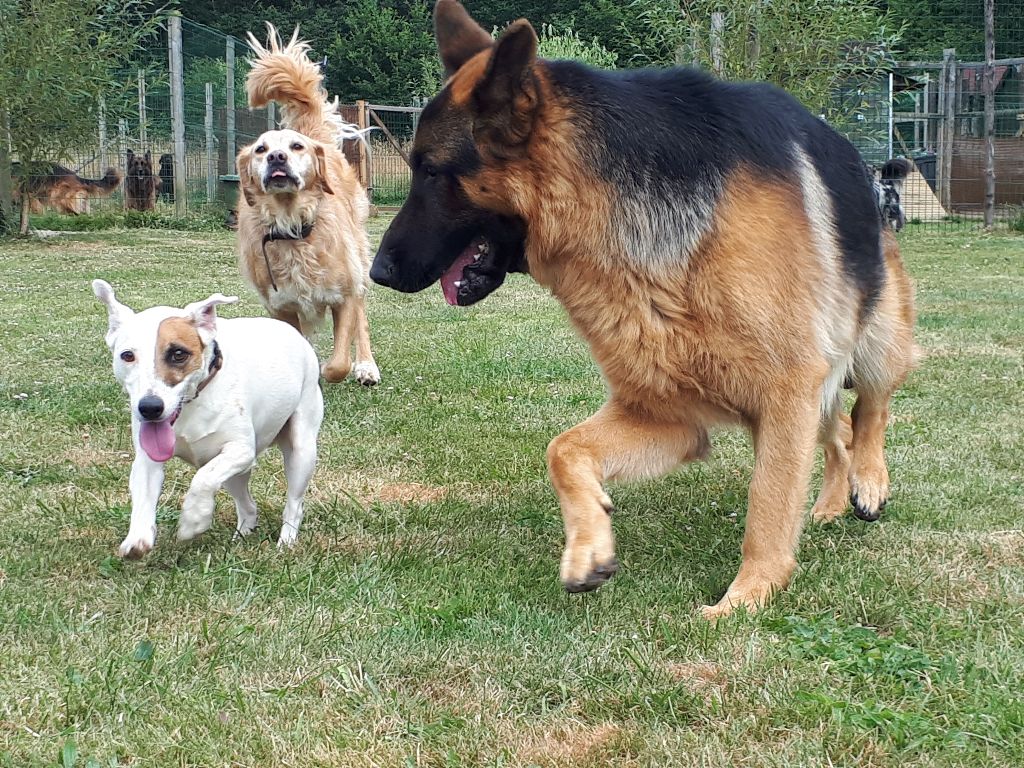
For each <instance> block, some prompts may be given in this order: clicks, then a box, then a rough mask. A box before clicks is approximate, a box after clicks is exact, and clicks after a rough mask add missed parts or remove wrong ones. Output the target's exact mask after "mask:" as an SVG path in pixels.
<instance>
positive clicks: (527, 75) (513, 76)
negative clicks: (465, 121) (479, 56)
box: [472, 19, 540, 158]
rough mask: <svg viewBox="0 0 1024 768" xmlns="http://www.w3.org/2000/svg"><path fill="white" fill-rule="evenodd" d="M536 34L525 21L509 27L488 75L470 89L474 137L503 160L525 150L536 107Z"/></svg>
mask: <svg viewBox="0 0 1024 768" xmlns="http://www.w3.org/2000/svg"><path fill="white" fill-rule="evenodd" d="M536 60H537V33H536V32H534V31H533V27H531V26H530V22H528V21H526V20H525V19H520V20H519V21H517V22H515V23H513V24H510V25H509V27H508V28H507V29H506V30H505V31H504V32H502V33H501V37H499V38H498V41H497V43H495V45H494V53H492V54H491V60H490V62H488V64H487V71H486V72H485V73H484V76H483V77H482V78H481V79H480V82H479V83H477V85H476V87H475V88H474V89H473V97H472V101H473V111H474V112H475V115H474V116H475V118H476V119H475V120H474V124H473V136H474V138H475V139H476V141H477V144H478V145H481V146H486V147H488V148H490V149H492V150H500V151H499V152H498V153H497V154H499V155H500V156H501V157H503V158H511V157H512V156H514V155H516V154H518V152H517V150H523V149H525V145H526V142H527V140H528V139H529V138H530V133H531V132H532V130H533V122H534V116H535V115H536V112H537V106H538V103H539V96H540V95H539V91H538V88H537V81H536V78H535V77H534V74H533V65H534V62H535V61H536Z"/></svg>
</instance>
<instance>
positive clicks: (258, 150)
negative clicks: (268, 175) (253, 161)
mask: <svg viewBox="0 0 1024 768" xmlns="http://www.w3.org/2000/svg"><path fill="white" fill-rule="evenodd" d="M253 151H254V152H255V153H256V154H257V155H262V154H263V153H264V152H266V151H267V148H266V147H265V146H263V145H262V144H260V145H259V146H258V147H256V149H254V150H253Z"/></svg>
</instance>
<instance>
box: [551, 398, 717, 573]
mask: <svg viewBox="0 0 1024 768" xmlns="http://www.w3.org/2000/svg"><path fill="white" fill-rule="evenodd" d="M707 450H708V438H707V432H706V431H705V430H704V429H703V428H701V427H697V426H693V425H690V424H686V423H678V424H676V423H671V424H670V423H663V422H656V421H653V420H651V419H648V418H646V417H645V416H644V415H643V414H640V413H637V412H636V411H634V410H632V409H629V408H627V407H626V406H624V405H622V404H620V403H617V402H615V401H614V400H611V401H609V402H607V403H605V405H604V406H603V407H602V408H601V410H599V411H598V412H597V413H595V414H594V415H593V416H591V417H590V418H589V419H587V420H586V421H584V422H583V423H582V424H579V425H577V426H575V427H573V428H572V429H570V430H568V431H566V432H563V433H562V434H561V435H559V436H558V437H556V438H555V439H554V440H552V441H551V444H550V445H549V446H548V451H547V460H548V473H549V475H550V477H551V483H552V485H554V487H555V491H556V492H557V494H558V501H559V503H560V505H561V507H562V518H563V521H564V523H565V539H566V542H565V551H564V553H563V555H562V564H561V579H562V584H563V585H564V586H565V588H566V590H568V591H569V592H585V591H589V590H592V589H596V588H597V587H599V586H601V584H603V583H604V582H606V581H607V580H608V579H610V578H611V577H612V576H613V575H614V574H615V571H616V570H617V569H618V562H617V560H616V559H615V537H614V535H613V533H612V525H611V513H612V502H611V499H610V498H609V497H608V494H607V493H605V491H604V488H603V483H604V482H605V481H609V480H630V479H639V478H643V477H657V476H658V475H662V474H665V473H666V472H668V471H670V470H671V469H673V468H675V467H676V466H678V465H679V464H680V463H682V462H684V461H692V460H695V459H699V458H702V457H703V456H704V455H705V454H706V453H707Z"/></svg>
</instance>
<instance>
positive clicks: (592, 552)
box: [560, 541, 619, 592]
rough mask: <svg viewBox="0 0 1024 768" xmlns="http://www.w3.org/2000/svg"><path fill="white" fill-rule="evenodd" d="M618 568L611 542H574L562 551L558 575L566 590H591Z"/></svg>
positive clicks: (606, 579)
mask: <svg viewBox="0 0 1024 768" xmlns="http://www.w3.org/2000/svg"><path fill="white" fill-rule="evenodd" d="M618 570H619V561H618V560H617V559H616V557H615V549H614V544H613V542H611V541H609V542H607V543H606V544H605V545H604V546H598V545H596V544H594V543H589V544H574V545H572V546H568V547H566V548H565V552H563V553H562V566H561V569H560V571H561V572H560V575H561V580H562V586H563V587H565V591H566V592H591V591H593V590H595V589H597V588H598V587H600V586H601V585H602V584H604V583H605V582H606V581H608V579H610V578H611V577H612V576H614V575H615V572H616V571H618Z"/></svg>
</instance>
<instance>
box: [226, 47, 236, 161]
mask: <svg viewBox="0 0 1024 768" xmlns="http://www.w3.org/2000/svg"><path fill="white" fill-rule="evenodd" d="M226 59H227V65H228V81H227V83H226V85H227V98H226V99H225V102H227V103H226V104H225V105H224V106H225V109H226V111H225V112H224V134H225V136H224V140H225V146H226V149H225V152H224V154H225V156H226V157H225V161H226V163H225V165H226V166H227V172H228V173H234V169H235V38H233V37H229V38H228V42H227V52H226Z"/></svg>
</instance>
